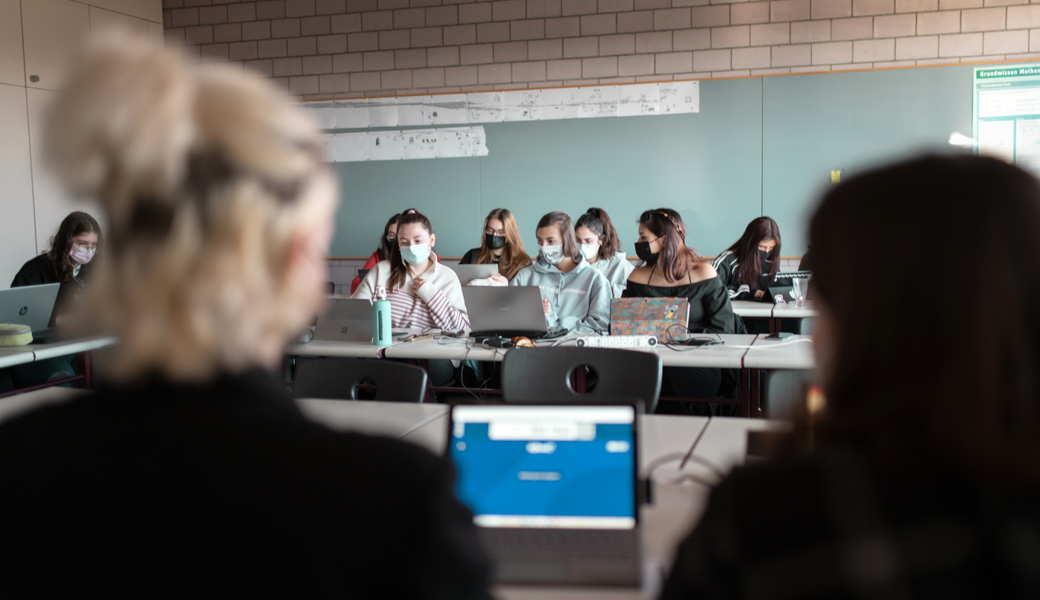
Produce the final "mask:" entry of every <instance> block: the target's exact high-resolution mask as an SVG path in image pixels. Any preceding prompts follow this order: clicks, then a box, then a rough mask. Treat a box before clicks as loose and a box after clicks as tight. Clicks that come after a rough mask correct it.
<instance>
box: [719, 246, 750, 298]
mask: <svg viewBox="0 0 1040 600" xmlns="http://www.w3.org/2000/svg"><path fill="white" fill-rule="evenodd" d="M711 266H712V267H714V268H715V270H716V271H717V272H718V274H719V280H720V281H721V282H722V285H724V286H726V290H727V291H728V292H729V299H730V300H750V299H751V286H749V285H747V284H743V283H740V279H739V278H738V277H737V272H736V267H737V257H736V256H735V255H734V254H733V253H732V252H723V253H722V255H721V256H719V257H718V258H716V259H715V262H714V263H712V265H711Z"/></svg>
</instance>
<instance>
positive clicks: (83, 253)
mask: <svg viewBox="0 0 1040 600" xmlns="http://www.w3.org/2000/svg"><path fill="white" fill-rule="evenodd" d="M95 252H97V249H96V248H92V249H90V250H88V249H86V248H80V247H79V246H73V247H72V252H69V256H71V257H72V260H74V261H76V262H77V263H78V264H81V265H85V264H87V263H88V262H90V259H92V258H94V253H95Z"/></svg>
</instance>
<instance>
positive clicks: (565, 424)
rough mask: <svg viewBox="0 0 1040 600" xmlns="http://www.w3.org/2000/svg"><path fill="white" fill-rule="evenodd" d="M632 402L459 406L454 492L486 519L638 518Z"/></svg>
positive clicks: (550, 524) (617, 524) (547, 522)
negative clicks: (601, 404) (456, 477)
mask: <svg viewBox="0 0 1040 600" xmlns="http://www.w3.org/2000/svg"><path fill="white" fill-rule="evenodd" d="M635 424H636V413H635V408H634V407H632V406H580V407H579V406H456V407H455V408H454V409H453V410H452V423H451V437H450V439H449V444H450V449H449V452H450V454H451V458H452V460H453V461H454V463H455V466H456V468H457V470H458V481H457V482H456V490H455V491H456V493H457V494H458V497H459V499H460V500H462V502H463V503H465V504H466V505H467V506H469V507H470V509H471V510H472V511H473V512H474V514H475V517H474V521H475V522H476V524H477V525H479V526H482V527H531V528H566V529H586V528H588V529H632V528H634V527H635V526H636V493H635V481H636V451H635V444H636V440H635Z"/></svg>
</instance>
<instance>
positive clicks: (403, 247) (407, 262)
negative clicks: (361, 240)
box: [351, 209, 469, 330]
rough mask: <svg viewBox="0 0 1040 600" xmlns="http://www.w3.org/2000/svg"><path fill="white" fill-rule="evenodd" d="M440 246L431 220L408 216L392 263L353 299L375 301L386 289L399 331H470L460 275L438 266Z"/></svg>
mask: <svg viewBox="0 0 1040 600" xmlns="http://www.w3.org/2000/svg"><path fill="white" fill-rule="evenodd" d="M436 243H437V236H436V235H435V234H434V233H433V226H432V225H430V220H429V219H427V218H426V217H425V216H423V214H422V213H420V212H419V211H417V210H415V209H409V210H406V211H404V212H403V213H401V218H400V219H398V221H397V243H396V244H394V246H393V247H392V249H391V251H390V258H388V259H387V260H384V261H380V262H379V263H377V264H376V265H375V266H374V267H372V270H371V271H369V272H368V275H367V276H366V277H365V280H364V281H362V282H361V285H360V286H359V287H358V289H357V291H355V292H354V294H353V295H352V296H351V298H363V299H370V298H374V297H375V295H376V289H377V288H378V287H383V288H386V298H387V300H389V301H390V309H391V314H392V322H393V326H394V327H410V328H419V329H430V328H434V329H446V330H449V329H469V314H468V313H467V311H466V303H465V302H464V301H463V299H462V285H461V284H460V283H459V278H458V276H457V275H455V271H452V270H451V269H449V268H447V267H445V266H443V265H441V264H440V263H439V262H438V258H437V255H436V254H434V253H433V247H434V245H436Z"/></svg>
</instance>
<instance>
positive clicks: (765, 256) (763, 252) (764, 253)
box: [758, 248, 769, 262]
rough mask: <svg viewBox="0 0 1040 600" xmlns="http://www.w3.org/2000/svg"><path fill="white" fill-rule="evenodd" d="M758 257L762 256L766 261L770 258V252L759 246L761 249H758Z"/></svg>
mask: <svg viewBox="0 0 1040 600" xmlns="http://www.w3.org/2000/svg"><path fill="white" fill-rule="evenodd" d="M758 258H760V259H761V260H762V261H763V262H765V261H767V260H769V253H768V252H766V251H765V250H762V249H761V248H759V250H758Z"/></svg>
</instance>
